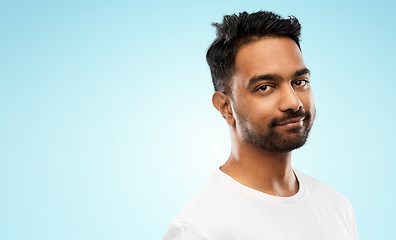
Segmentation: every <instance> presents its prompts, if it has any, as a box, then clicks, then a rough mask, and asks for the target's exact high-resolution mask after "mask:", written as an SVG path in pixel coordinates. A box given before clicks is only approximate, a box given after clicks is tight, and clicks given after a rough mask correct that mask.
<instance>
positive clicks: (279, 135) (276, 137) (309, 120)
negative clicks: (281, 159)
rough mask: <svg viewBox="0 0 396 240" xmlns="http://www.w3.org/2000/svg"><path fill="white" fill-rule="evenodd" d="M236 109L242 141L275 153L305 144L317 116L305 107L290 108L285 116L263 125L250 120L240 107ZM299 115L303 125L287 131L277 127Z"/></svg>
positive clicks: (288, 150)
mask: <svg viewBox="0 0 396 240" xmlns="http://www.w3.org/2000/svg"><path fill="white" fill-rule="evenodd" d="M234 110H235V114H236V116H237V118H238V125H239V128H240V133H241V138H242V141H243V142H245V143H248V144H250V145H253V146H255V147H257V148H259V149H262V150H265V151H268V152H274V153H285V152H290V151H292V150H294V149H297V148H299V147H301V146H303V145H304V144H305V142H306V141H307V138H308V135H309V131H310V130H311V127H312V124H313V120H314V118H315V110H314V111H313V112H312V113H311V112H309V111H305V110H303V109H300V110H298V111H293V110H288V111H285V112H284V116H282V117H280V118H273V119H271V121H270V122H269V123H268V125H267V126H264V127H263V126H262V125H259V124H258V123H255V122H252V121H251V120H249V119H248V118H247V117H246V116H245V115H243V114H241V113H240V111H238V109H236V108H235V109H234ZM298 117H301V118H304V120H303V125H302V126H301V127H297V128H292V129H287V130H285V131H279V129H277V124H279V123H281V122H285V121H288V120H289V119H292V118H298Z"/></svg>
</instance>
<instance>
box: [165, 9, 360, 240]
mask: <svg viewBox="0 0 396 240" xmlns="http://www.w3.org/2000/svg"><path fill="white" fill-rule="evenodd" d="M215 26H216V27H217V38H216V39H215V41H214V42H213V44H212V45H211V46H210V48H209V50H208V52H207V55H206V57H207V62H208V64H209V66H210V70H211V74H212V78H213V84H214V87H215V93H214V94H213V99H212V101H213V105H214V107H215V108H216V109H217V110H218V111H219V112H220V113H221V115H222V116H223V118H224V119H225V120H226V122H227V124H228V125H229V129H230V133H231V143H232V144H231V145H232V147H231V154H230V157H229V158H228V160H227V161H226V163H225V164H224V165H223V166H221V167H220V169H218V170H217V172H216V173H215V174H214V175H213V177H212V178H211V179H210V180H209V182H208V183H207V184H206V185H205V187H204V188H203V189H202V190H201V191H200V192H199V193H198V194H197V195H196V196H195V197H194V198H192V199H191V200H190V201H189V202H188V203H187V204H186V205H185V207H184V208H183V209H182V211H181V212H180V213H179V214H178V215H177V217H176V219H175V220H174V221H173V222H172V223H171V224H170V226H169V229H168V231H167V232H166V233H165V236H164V238H163V239H164V240H170V239H187V240H193V239H215V240H222V239H224V240H234V239H235V240H237V239H238V240H256V239H257V240H259V239H260V240H263V239H271V240H275V239H282V240H283V239H285V240H286V239H287V240H290V239H299V240H327V239H328V240H344V239H345V240H346V239H351V240H352V239H353V240H356V239H358V236H357V231H356V224H355V219H354V213H353V209H352V206H351V204H350V202H349V201H348V199H347V198H346V197H345V196H344V195H342V194H341V193H339V192H337V191H336V190H334V189H333V188H331V187H330V186H328V185H326V184H324V183H322V182H319V181H318V180H315V179H313V178H311V177H308V176H306V175H304V174H303V173H301V172H299V171H297V170H295V169H293V168H292V166H291V153H292V150H294V149H296V148H299V147H301V146H302V145H304V143H305V141H306V140H307V137H308V133H309V131H310V129H311V126H312V124H313V121H314V118H315V106H314V101H313V96H312V92H311V87H310V71H309V70H308V68H307V67H306V66H305V63H304V60H303V57H302V54H301V49H300V44H299V38H300V30H301V26H300V24H299V22H298V20H297V19H296V18H295V17H289V18H287V19H283V18H281V17H280V16H279V15H276V14H274V13H272V12H264V11H260V12H257V13H252V14H248V13H246V12H243V13H240V14H239V15H235V14H234V15H227V16H225V17H224V19H223V22H222V23H221V24H215Z"/></svg>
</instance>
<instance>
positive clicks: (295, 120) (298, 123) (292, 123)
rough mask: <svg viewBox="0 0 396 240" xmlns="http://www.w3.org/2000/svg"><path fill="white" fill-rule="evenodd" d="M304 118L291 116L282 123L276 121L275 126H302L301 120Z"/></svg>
mask: <svg viewBox="0 0 396 240" xmlns="http://www.w3.org/2000/svg"><path fill="white" fill-rule="evenodd" d="M304 119H305V118H301V117H299V118H292V119H289V120H287V121H285V122H282V123H278V124H276V126H286V127H298V126H302V125H303V121H304Z"/></svg>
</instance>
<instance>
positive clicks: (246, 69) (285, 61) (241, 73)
mask: <svg viewBox="0 0 396 240" xmlns="http://www.w3.org/2000/svg"><path fill="white" fill-rule="evenodd" d="M304 68H305V63H304V60H303V57H302V54H301V51H300V49H299V48H298V46H297V44H296V43H295V42H294V41H293V40H292V39H290V38H286V37H270V38H262V39H260V40H257V41H255V42H252V43H249V44H245V45H243V46H241V47H240V49H239V50H238V52H237V55H236V57H235V74H234V78H236V80H238V82H239V81H243V80H247V79H249V78H251V77H253V76H256V75H261V74H277V75H280V76H282V77H284V78H288V77H290V76H292V75H293V74H294V73H295V72H296V71H297V70H300V69H304Z"/></svg>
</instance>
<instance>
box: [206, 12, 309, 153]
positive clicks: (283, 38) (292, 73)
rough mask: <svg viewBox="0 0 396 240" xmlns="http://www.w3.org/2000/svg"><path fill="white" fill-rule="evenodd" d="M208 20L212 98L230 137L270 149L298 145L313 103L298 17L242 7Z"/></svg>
mask: <svg viewBox="0 0 396 240" xmlns="http://www.w3.org/2000/svg"><path fill="white" fill-rule="evenodd" d="M214 25H215V26H216V27H217V38H216V39H215V41H214V42H213V44H212V45H211V46H210V48H209V50H208V52H207V61H208V64H209V66H210V70H211V74H212V79H213V84H214V87H215V93H214V95H213V104H214V106H215V107H216V108H217V109H218V110H219V111H220V112H221V114H222V115H223V117H224V118H225V119H226V121H227V123H228V124H229V126H230V128H231V130H232V131H233V132H234V135H235V136H234V138H236V139H233V141H240V142H242V143H245V144H249V145H252V146H254V147H258V148H260V149H263V150H266V151H270V152H289V151H291V150H293V149H296V148H298V147H300V146H302V145H303V144H304V143H305V141H306V139H307V137H308V133H309V130H310V128H311V126H312V123H313V119H314V116H315V107H314V102H313V96H312V92H311V88H310V84H309V82H310V72H309V70H308V69H307V67H306V66H305V63H304V60H303V58H302V54H301V49H300V44H299V37H300V30H301V26H300V24H299V22H298V20H297V19H296V18H294V17H289V18H287V19H283V18H281V17H280V16H279V15H276V14H274V13H272V12H263V11H260V12H257V13H252V14H248V13H246V12H243V13H240V14H239V15H235V14H234V15H228V16H225V17H224V19H223V22H222V23H216V24H214Z"/></svg>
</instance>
